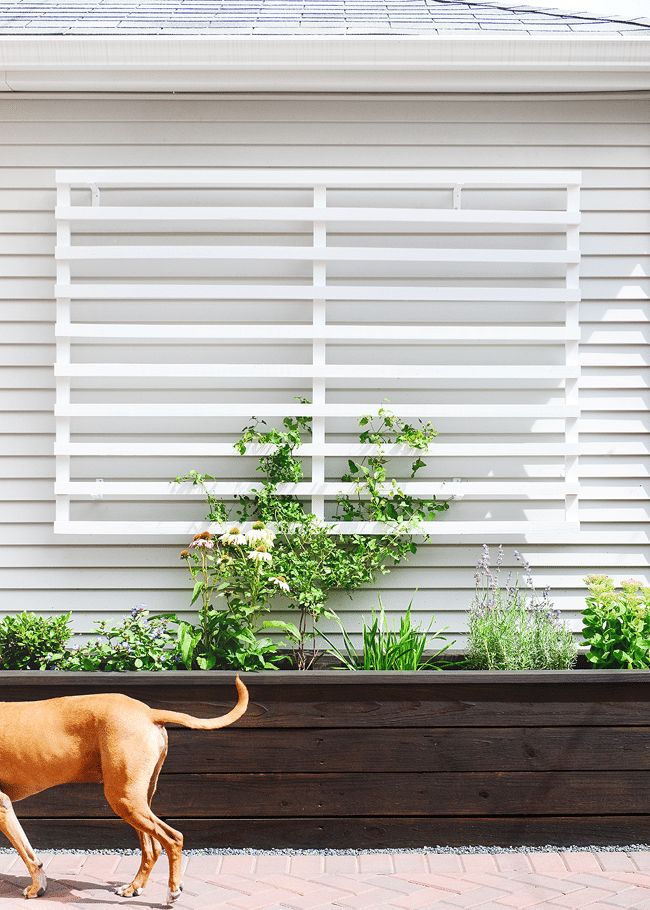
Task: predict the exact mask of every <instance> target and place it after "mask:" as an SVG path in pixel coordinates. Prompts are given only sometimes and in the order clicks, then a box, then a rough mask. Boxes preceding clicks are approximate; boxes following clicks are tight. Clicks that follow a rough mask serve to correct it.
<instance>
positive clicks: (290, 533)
mask: <svg viewBox="0 0 650 910" xmlns="http://www.w3.org/2000/svg"><path fill="white" fill-rule="evenodd" d="M300 401H301V402H303V403H306V400H305V399H300ZM359 426H360V434H359V440H360V442H361V443H365V444H368V445H373V446H375V447H376V448H375V450H374V451H373V452H372V454H369V455H368V456H367V457H364V458H360V459H358V460H356V461H353V460H352V459H351V460H349V461H348V470H347V472H346V474H344V476H343V477H342V478H341V479H342V481H343V482H344V483H349V484H352V485H353V492H352V494H346V495H341V496H339V497H338V499H337V513H336V516H335V518H338V519H339V520H340V521H342V522H349V521H373V522H381V523H383V524H384V525H385V526H386V530H385V531H384V532H383V533H380V534H376V535H369V534H345V535H343V534H331V533H329V531H328V529H327V527H325V526H324V525H323V524H322V523H321V522H320V521H319V520H318V519H317V518H316V516H314V515H313V514H311V513H310V512H308V511H307V510H306V508H305V506H304V504H303V503H302V502H301V501H300V500H299V499H298V498H297V497H295V496H291V495H286V494H284V493H280V492H279V491H278V485H279V484H285V483H299V482H300V481H301V480H303V478H304V469H303V465H302V461H301V459H300V456H299V452H298V449H299V447H300V446H301V445H302V444H303V443H304V442H305V441H306V440H307V439H309V438H310V436H311V418H310V417H304V416H303V417H286V418H285V419H284V420H283V421H282V426H281V428H277V427H269V426H268V425H267V424H266V422H265V421H263V420H253V422H252V423H251V424H249V425H248V426H247V427H245V428H244V430H243V432H242V436H241V438H240V439H239V440H238V441H237V443H236V444H235V449H236V451H237V452H239V454H240V455H244V454H246V451H247V449H248V446H249V445H251V444H255V445H259V446H264V447H265V449H266V451H265V454H263V455H262V456H261V457H260V458H259V461H258V464H257V468H256V470H257V471H258V472H259V473H260V474H261V475H263V479H262V481H261V483H260V486H259V487H258V488H257V489H256V490H255V491H254V492H253V493H251V494H249V495H245V496H239V497H237V502H236V510H235V516H236V520H238V521H239V522H247V521H261V522H263V523H264V524H266V523H269V524H271V525H272V526H273V528H274V532H275V534H274V545H273V553H272V554H269V555H271V556H272V563H273V575H274V576H275V577H276V578H277V577H279V578H281V579H283V580H284V582H285V585H283V586H282V590H281V594H282V597H283V598H284V600H285V601H286V604H287V606H289V607H290V608H292V609H295V610H297V611H298V613H299V618H298V623H297V625H293V624H291V623H281V624H277V623H276V624H274V625H275V626H276V627H278V625H279V626H281V627H282V631H284V633H285V635H286V637H287V639H288V640H289V642H290V643H291V644H292V646H293V648H294V653H295V662H296V665H297V667H298V668H299V669H307V668H308V667H309V666H311V665H312V664H313V662H314V660H315V659H316V657H317V654H318V652H317V646H316V643H317V626H318V623H319V621H320V620H321V619H323V618H324V617H329V618H332V617H333V613H332V612H331V610H329V609H328V608H327V601H328V598H329V596H330V594H331V592H332V591H334V590H344V591H347V592H351V591H353V590H355V589H356V588H359V587H361V586H362V585H364V584H368V583H369V582H371V581H372V580H373V579H374V578H375V577H376V576H377V574H385V573H387V572H388V571H390V567H391V566H393V565H396V564H398V563H399V562H401V561H402V560H404V559H406V558H408V557H409V556H410V555H411V554H413V553H415V552H416V551H417V544H416V542H415V540H414V539H413V535H414V534H416V533H417V529H418V526H419V525H420V523H421V522H422V521H425V520H432V519H434V518H436V517H437V515H438V514H439V513H441V512H444V511H446V510H447V509H448V508H449V504H448V503H447V502H439V501H438V500H436V499H435V498H431V499H425V500H421V499H416V498H415V497H413V496H409V495H407V494H406V493H404V491H403V490H402V489H401V488H400V486H399V481H397V480H396V479H395V478H394V477H393V476H392V475H391V472H390V470H389V459H388V457H387V456H386V454H385V450H386V446H389V445H402V446H408V447H410V448H412V449H416V450H418V451H420V452H422V453H423V454H424V453H426V452H427V451H428V448H429V446H430V444H431V442H432V441H433V440H434V439H435V437H436V435H437V433H436V430H435V429H434V427H433V426H432V425H431V424H430V423H425V422H422V421H419V422H418V423H417V425H413V424H409V423H405V422H404V421H403V420H401V419H400V418H398V417H396V416H394V415H393V414H391V413H390V412H389V411H387V410H386V409H384V408H382V409H380V410H379V413H378V414H377V415H376V416H371V415H366V416H363V417H361V418H360V420H359ZM425 464H426V462H425V461H424V460H423V459H422V458H421V457H420V456H419V455H418V457H417V458H415V459H413V461H412V463H411V466H410V467H411V471H410V475H411V477H414V476H415V475H416V474H417V472H418V471H420V470H421V469H422V468H423V467H424V466H425ZM212 479H213V478H212V477H211V475H207V474H199V473H198V472H196V471H190V472H189V473H188V474H185V475H182V476H180V477H177V478H176V481H177V482H188V481H189V482H192V483H195V484H199V485H201V486H203V489H204V490H205V492H206V496H207V497H208V505H209V513H208V515H207V516H206V517H207V518H208V520H215V517H214V516H215V509H214V505H213V503H212V499H213V498H214V497H212V499H211V498H210V497H211V494H210V491H209V481H210V480H212ZM217 568H218V567H217V566H216V565H212V566H210V565H206V568H205V569H202V570H201V571H202V572H203V576H204V577H203V580H202V582H201V584H202V587H201V589H200V590H201V591H203V592H204V594H205V597H204V610H205V609H207V607H206V603H209V604H212V603H213V598H215V597H217V596H220V595H221V596H224V597H225V598H226V602H227V604H228V609H229V610H230V609H231V603H230V602H229V595H228V593H227V589H226V590H225V589H224V588H223V587H221V586H220V582H218V581H217V578H216V576H217V575H219V571H216V570H217ZM206 573H207V574H206ZM207 576H210V578H208V577H207ZM198 581H200V579H195V592H196V584H197V582H198ZM249 585H250V575H249V574H248V575H247V574H246V573H244V574H243V575H242V576H241V582H240V590H239V593H238V598H239V600H238V606H237V609H238V610H241V609H242V608H243V606H244V604H245V603H246V602H247V601H248V600H251V599H253V600H256V602H257V607H256V611H255V612H257V611H258V610H259V609H262V608H266V607H267V606H268V602H269V600H270V599H271V597H272V596H273V595H274V594H278V593H280V592H279V591H278V590H277V589H276V590H275V591H273V590H272V589H270V590H269V588H268V587H266V588H263V589H262V591H260V592H259V594H258V593H256V592H254V591H252V590H251V588H250V586H249ZM208 595H209V596H208ZM264 597H267V600H266V602H264ZM206 598H207V600H206ZM211 609H212V607H211ZM204 618H205V617H204ZM266 625H267V627H268V623H267V624H266ZM248 628H249V629H253V625H252V624H250V623H249V625H248Z"/></svg>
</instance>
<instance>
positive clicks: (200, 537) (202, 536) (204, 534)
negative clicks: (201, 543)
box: [192, 531, 212, 540]
mask: <svg viewBox="0 0 650 910" xmlns="http://www.w3.org/2000/svg"><path fill="white" fill-rule="evenodd" d="M192 540H212V534H210V532H209V531H201V533H200V534H195V535H194V537H193V538H192Z"/></svg>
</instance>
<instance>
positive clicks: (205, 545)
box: [190, 537, 214, 550]
mask: <svg viewBox="0 0 650 910" xmlns="http://www.w3.org/2000/svg"><path fill="white" fill-rule="evenodd" d="M190 549H191V550H200V549H203V550H214V541H213V540H206V539H205V537H199V538H198V539H196V540H193V541H192V543H191V544H190Z"/></svg>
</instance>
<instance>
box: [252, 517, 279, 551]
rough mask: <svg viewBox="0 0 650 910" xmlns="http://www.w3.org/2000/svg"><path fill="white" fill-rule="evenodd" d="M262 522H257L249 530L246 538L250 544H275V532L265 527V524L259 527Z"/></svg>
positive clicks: (270, 545)
mask: <svg viewBox="0 0 650 910" xmlns="http://www.w3.org/2000/svg"><path fill="white" fill-rule="evenodd" d="M260 524H262V523H261V522H257V521H256V522H255V524H254V525H253V527H252V528H251V529H250V531H248V532H247V534H246V538H247V540H248V543H249V544H253V545H254V544H256V543H263V544H266V545H267V546H268V547H269V548H270V547H272V546H273V541H274V540H275V534H274V533H273V531H269V529H268V528H265V527H264V525H262V526H261V527H258V525H260Z"/></svg>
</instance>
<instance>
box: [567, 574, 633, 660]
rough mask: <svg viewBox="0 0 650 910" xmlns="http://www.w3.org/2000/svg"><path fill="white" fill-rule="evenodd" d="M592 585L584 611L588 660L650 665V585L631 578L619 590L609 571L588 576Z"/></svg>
mask: <svg viewBox="0 0 650 910" xmlns="http://www.w3.org/2000/svg"><path fill="white" fill-rule="evenodd" d="M585 584H586V585H587V587H588V589H589V596H588V597H587V606H586V608H585V609H584V611H583V613H582V622H583V628H582V633H583V635H584V639H585V642H586V643H587V644H588V645H589V651H588V652H587V660H588V661H590V663H592V664H593V665H594V666H595V667H598V668H600V669H606V668H608V667H617V668H624V669H626V670H645V669H648V668H650V588H648V587H644V586H643V585H642V584H641V582H640V581H636V580H635V579H629V580H626V581H624V582H622V584H621V589H620V591H617V590H616V588H615V586H614V582H613V581H612V579H611V578H609V577H608V576H607V575H589V576H588V577H587V578H585Z"/></svg>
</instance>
